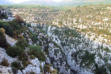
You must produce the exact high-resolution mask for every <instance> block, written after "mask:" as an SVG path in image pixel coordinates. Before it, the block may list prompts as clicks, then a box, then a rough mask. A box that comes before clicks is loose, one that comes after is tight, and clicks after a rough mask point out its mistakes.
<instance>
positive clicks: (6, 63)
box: [0, 58, 9, 66]
mask: <svg viewBox="0 0 111 74" xmlns="http://www.w3.org/2000/svg"><path fill="white" fill-rule="evenodd" d="M0 65H3V66H9V63H8V60H7V59H5V58H4V59H3V60H2V62H1V63H0Z"/></svg>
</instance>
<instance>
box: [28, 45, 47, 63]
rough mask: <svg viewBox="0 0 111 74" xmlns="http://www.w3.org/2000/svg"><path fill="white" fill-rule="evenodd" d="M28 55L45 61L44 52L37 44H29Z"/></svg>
mask: <svg viewBox="0 0 111 74" xmlns="http://www.w3.org/2000/svg"><path fill="white" fill-rule="evenodd" d="M29 49H30V50H29V52H28V53H29V55H34V56H35V57H37V58H38V59H39V60H41V61H45V55H44V53H43V52H42V51H41V48H40V46H39V45H37V46H29Z"/></svg>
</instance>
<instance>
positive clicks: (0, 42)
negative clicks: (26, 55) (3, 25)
mask: <svg viewBox="0 0 111 74" xmlns="http://www.w3.org/2000/svg"><path fill="white" fill-rule="evenodd" d="M3 30H4V29H0V47H2V48H7V47H8V44H7V41H6V38H5V35H4V31H3Z"/></svg>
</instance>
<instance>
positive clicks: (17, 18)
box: [15, 15, 24, 23]
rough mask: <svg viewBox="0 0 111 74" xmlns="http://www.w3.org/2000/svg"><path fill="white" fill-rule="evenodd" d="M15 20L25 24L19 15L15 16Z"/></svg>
mask: <svg viewBox="0 0 111 74" xmlns="http://www.w3.org/2000/svg"><path fill="white" fill-rule="evenodd" d="M15 20H16V22H18V23H24V20H23V19H22V18H21V17H20V16H19V15H15Z"/></svg>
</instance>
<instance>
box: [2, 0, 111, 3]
mask: <svg viewBox="0 0 111 74" xmlns="http://www.w3.org/2000/svg"><path fill="white" fill-rule="evenodd" d="M98 1H100V2H101V1H107V0H0V4H8V3H9V4H10V3H11V4H12V3H16V4H21V3H29V4H30V3H34V4H42V3H44V4H45V3H48V4H51V3H56V4H57V3H58V4H62V3H78V2H98ZM109 1H111V0H109Z"/></svg>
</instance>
